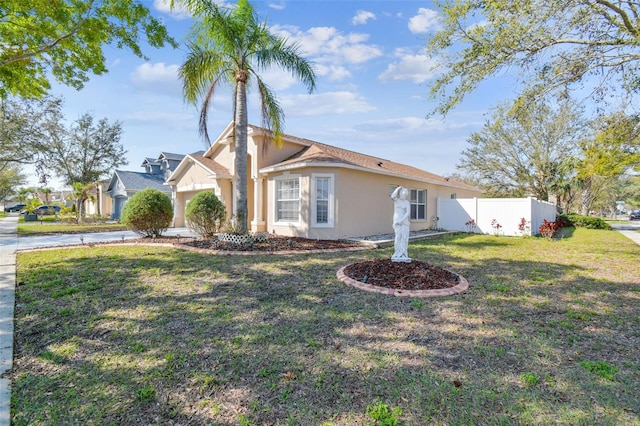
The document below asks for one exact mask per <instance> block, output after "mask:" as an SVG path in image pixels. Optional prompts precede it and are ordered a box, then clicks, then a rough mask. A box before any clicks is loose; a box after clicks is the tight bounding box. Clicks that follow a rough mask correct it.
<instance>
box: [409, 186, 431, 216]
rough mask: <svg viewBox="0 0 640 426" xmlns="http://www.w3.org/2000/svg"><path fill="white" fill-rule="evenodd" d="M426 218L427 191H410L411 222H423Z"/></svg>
mask: <svg viewBox="0 0 640 426" xmlns="http://www.w3.org/2000/svg"><path fill="white" fill-rule="evenodd" d="M426 218H427V190H426V189H412V190H411V220H425V219H426Z"/></svg>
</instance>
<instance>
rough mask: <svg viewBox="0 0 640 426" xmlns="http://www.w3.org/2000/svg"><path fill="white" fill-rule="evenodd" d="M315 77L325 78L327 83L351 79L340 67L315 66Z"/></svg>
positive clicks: (346, 70)
mask: <svg viewBox="0 0 640 426" xmlns="http://www.w3.org/2000/svg"><path fill="white" fill-rule="evenodd" d="M315 71H316V75H317V76H319V77H326V78H327V80H329V81H340V80H344V79H346V78H349V77H351V73H350V72H349V70H348V69H346V68H345V67H343V66H341V65H323V64H317V65H315Z"/></svg>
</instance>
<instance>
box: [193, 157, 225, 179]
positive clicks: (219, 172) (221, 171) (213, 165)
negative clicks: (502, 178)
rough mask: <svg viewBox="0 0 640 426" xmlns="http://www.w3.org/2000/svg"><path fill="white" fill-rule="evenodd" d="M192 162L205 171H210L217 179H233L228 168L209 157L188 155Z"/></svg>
mask: <svg viewBox="0 0 640 426" xmlns="http://www.w3.org/2000/svg"><path fill="white" fill-rule="evenodd" d="M189 156H190V157H192V158H193V159H194V160H196V161H197V162H199V163H200V164H202V165H203V166H205V167H206V168H207V169H209V170H211V171H212V172H214V173H215V175H216V177H218V178H229V179H231V178H233V175H232V174H231V172H230V171H229V169H228V168H226V167H224V166H223V165H222V164H220V163H218V162H217V161H213V160H212V159H211V158H209V157H203V156H202V155H197V154H189Z"/></svg>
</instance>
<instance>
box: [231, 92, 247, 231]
mask: <svg viewBox="0 0 640 426" xmlns="http://www.w3.org/2000/svg"><path fill="white" fill-rule="evenodd" d="M235 106H236V113H235V122H234V126H235V129H234V130H235V143H236V158H235V168H236V173H235V177H236V186H235V193H236V194H235V195H236V196H235V198H236V228H237V230H238V232H240V233H245V232H247V230H248V226H247V216H248V214H249V210H248V208H247V128H248V125H249V123H248V118H247V88H246V85H245V82H244V81H240V80H239V81H237V84H236V105H235Z"/></svg>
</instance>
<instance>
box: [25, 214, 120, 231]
mask: <svg viewBox="0 0 640 426" xmlns="http://www.w3.org/2000/svg"><path fill="white" fill-rule="evenodd" d="M45 219H47V221H43V222H42V223H41V222H26V223H25V222H24V221H22V222H19V223H18V235H42V234H69V233H80V232H109V231H123V230H126V229H127V227H126V226H124V225H122V224H119V223H86V224H82V223H80V224H70V223H60V222H53V216H51V217H46V216H45ZM21 220H23V219H21Z"/></svg>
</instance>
